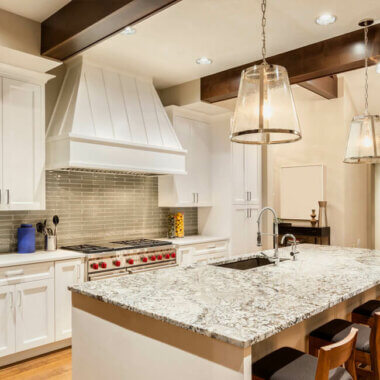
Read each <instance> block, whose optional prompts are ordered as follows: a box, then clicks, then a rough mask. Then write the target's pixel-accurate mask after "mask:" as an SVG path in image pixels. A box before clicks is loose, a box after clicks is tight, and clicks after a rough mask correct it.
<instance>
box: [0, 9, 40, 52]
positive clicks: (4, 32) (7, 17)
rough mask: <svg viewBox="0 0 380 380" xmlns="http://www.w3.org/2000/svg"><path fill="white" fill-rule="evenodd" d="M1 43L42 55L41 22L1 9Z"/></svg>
mask: <svg viewBox="0 0 380 380" xmlns="http://www.w3.org/2000/svg"><path fill="white" fill-rule="evenodd" d="M0 45H1V46H6V47H8V48H11V49H15V50H20V51H23V52H25V53H30V54H34V55H40V45H41V24H40V23H38V22H36V21H33V20H29V19H27V18H25V17H21V16H18V15H15V14H13V13H10V12H7V11H4V10H2V9H0Z"/></svg>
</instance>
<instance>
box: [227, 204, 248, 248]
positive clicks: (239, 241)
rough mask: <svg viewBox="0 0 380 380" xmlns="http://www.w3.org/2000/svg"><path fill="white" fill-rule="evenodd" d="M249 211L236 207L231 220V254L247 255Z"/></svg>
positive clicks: (243, 207)
mask: <svg viewBox="0 0 380 380" xmlns="http://www.w3.org/2000/svg"><path fill="white" fill-rule="evenodd" d="M248 213H249V210H248V209H247V207H245V206H235V207H234V208H233V210H232V218H231V222H232V225H231V253H232V255H241V254H244V253H247V252H248V251H247V228H248V227H247V219H248Z"/></svg>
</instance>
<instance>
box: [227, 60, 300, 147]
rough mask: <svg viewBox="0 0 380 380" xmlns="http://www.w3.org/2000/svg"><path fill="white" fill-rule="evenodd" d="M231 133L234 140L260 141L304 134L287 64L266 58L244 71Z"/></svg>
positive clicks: (285, 139)
mask: <svg viewBox="0 0 380 380" xmlns="http://www.w3.org/2000/svg"><path fill="white" fill-rule="evenodd" d="M230 137H231V141H233V142H237V143H242V144H259V145H261V144H281V143H287V142H293V141H297V140H299V139H300V138H301V137H302V135H301V130H300V126H299V121H298V116H297V112H296V108H295V105H294V99H293V94H292V90H291V88H290V83H289V78H288V73H287V71H286V69H285V68H284V67H282V66H277V65H269V64H268V63H266V62H265V63H262V64H260V65H255V66H252V67H250V68H248V69H246V70H244V71H243V72H242V75H241V80H240V87H239V94H238V98H237V103H236V108H235V113H234V116H233V118H232V120H231V136H230Z"/></svg>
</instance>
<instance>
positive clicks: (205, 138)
mask: <svg viewBox="0 0 380 380" xmlns="http://www.w3.org/2000/svg"><path fill="white" fill-rule="evenodd" d="M180 112H181V111H180V110H177V109H176V108H175V111H174V114H173V115H172V122H173V126H174V130H175V132H176V134H177V137H178V139H179V141H180V143H181V145H182V147H183V148H184V149H186V150H187V155H186V171H187V174H186V175H173V176H164V177H159V199H158V204H159V206H160V207H209V206H211V205H212V196H211V131H210V126H209V125H208V124H207V123H206V122H204V121H201V120H200V119H199V118H197V117H196V116H197V115H195V113H194V115H193V117H192V114H191V113H189V112H187V113H186V115H182V114H181V113H180Z"/></svg>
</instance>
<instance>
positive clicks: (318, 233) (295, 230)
mask: <svg viewBox="0 0 380 380" xmlns="http://www.w3.org/2000/svg"><path fill="white" fill-rule="evenodd" d="M278 232H279V243H281V238H282V236H283V235H285V234H293V235H294V236H295V237H296V238H297V240H299V241H300V243H311V244H320V245H330V227H312V226H294V225H292V224H291V223H280V224H279V226H278ZM280 245H281V244H280Z"/></svg>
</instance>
